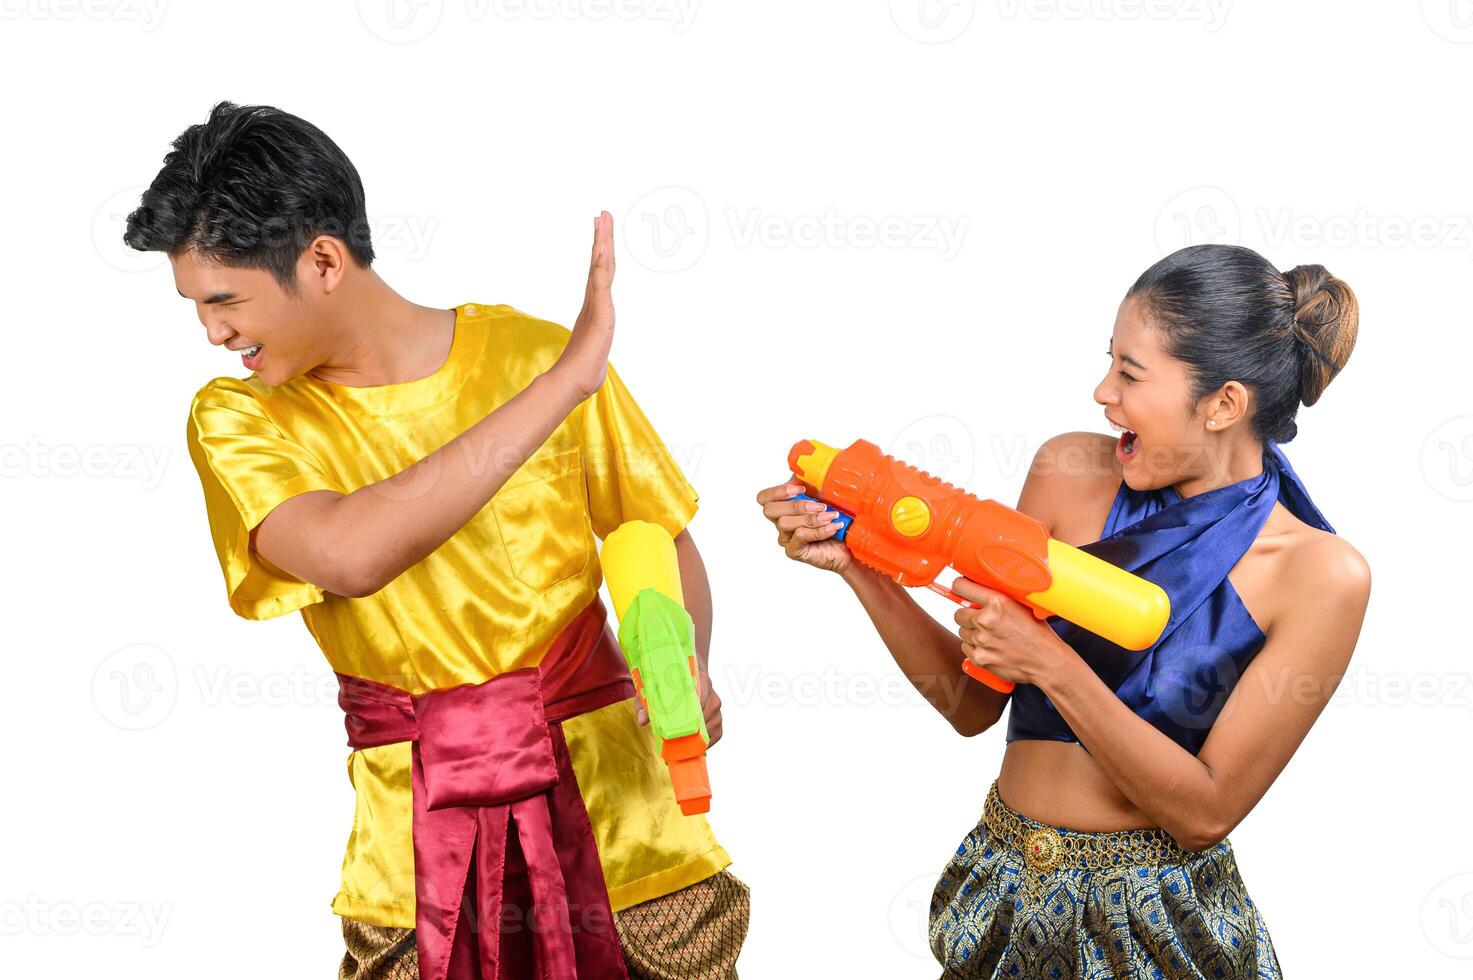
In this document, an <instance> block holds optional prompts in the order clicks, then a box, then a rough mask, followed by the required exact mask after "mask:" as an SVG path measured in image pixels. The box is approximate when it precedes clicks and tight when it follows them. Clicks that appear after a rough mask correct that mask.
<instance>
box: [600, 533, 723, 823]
mask: <svg viewBox="0 0 1473 980" xmlns="http://www.w3.org/2000/svg"><path fill="white" fill-rule="evenodd" d="M599 560H600V562H601V563H602V565H603V571H604V580H605V581H606V582H608V584H609V597H610V598H611V599H612V600H613V603H614V613H615V615H617V616H618V617H619V648H620V649H621V650H623V651H624V659H626V660H628V661H629V674H630V676H631V677H633V678H634V690H635V692H636V693H637V694H638V695H639V700H640V703H641V704H643V705H644V708H645V711H647V712H649V716H650V727H651V728H653V729H654V732H655V735H656V736H657V737H658V738H659V739H660V755H661V757H662V758H664V760H665V764H666V765H667V766H669V768H670V782H671V784H672V785H673V786H674V788H675V800H676V802H677V803H679V804H680V811H681V812H682V813H684V814H685V815H687V816H690V815H691V814H696V813H706V812H708V811H709V810H710V809H711V780H710V778H709V777H708V776H707V773H706V747H707V746H708V745H709V744H710V743H711V738H710V736H709V735H708V734H707V733H706V716H705V712H704V711H703V710H702V709H701V696H700V692H699V690H698V687H697V684H698V680H699V667H698V666H697V664H696V631H695V624H694V623H692V622H691V618H690V613H688V612H686V610H685V596H684V594H683V593H682V591H681V587H680V563H679V560H678V558H677V557H676V553H675V540H674V539H673V538H671V537H670V532H669V531H666V530H665V529H664V528H663V527H661V526H660V525H658V524H651V523H649V522H647V521H629V522H627V523H624V524H621V525H619V527H618V528H616V529H615V530H614V532H613V533H612V534H610V535H609V536H608V537H607V538H605V539H604V546H603V551H602V553H601V554H600V556H599Z"/></svg>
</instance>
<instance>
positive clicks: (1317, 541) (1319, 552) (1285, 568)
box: [1255, 504, 1371, 630]
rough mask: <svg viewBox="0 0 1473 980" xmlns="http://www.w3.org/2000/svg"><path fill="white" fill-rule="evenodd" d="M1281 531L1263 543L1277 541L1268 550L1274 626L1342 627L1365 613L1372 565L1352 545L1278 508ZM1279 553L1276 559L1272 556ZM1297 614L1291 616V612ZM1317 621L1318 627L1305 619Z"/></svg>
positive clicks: (1275, 556) (1277, 514) (1267, 581)
mask: <svg viewBox="0 0 1473 980" xmlns="http://www.w3.org/2000/svg"><path fill="white" fill-rule="evenodd" d="M1275 510H1276V512H1277V513H1276V515H1275V516H1276V517H1278V518H1279V522H1281V529H1280V530H1279V531H1278V533H1276V534H1273V535H1264V536H1263V537H1262V538H1260V541H1264V540H1275V541H1276V544H1275V545H1273V546H1270V547H1269V548H1268V549H1266V551H1265V557H1269V558H1272V559H1273V560H1272V561H1271V562H1270V564H1269V566H1268V567H1270V568H1272V572H1271V574H1270V575H1269V577H1268V579H1267V580H1266V581H1265V584H1266V585H1269V589H1268V594H1269V595H1271V596H1273V597H1274V598H1273V599H1272V600H1271V601H1272V605H1273V606H1274V607H1275V610H1276V611H1275V613H1274V614H1273V616H1272V623H1273V624H1274V625H1277V624H1278V623H1286V624H1287V623H1291V622H1297V623H1301V624H1304V625H1305V626H1306V627H1308V628H1310V629H1312V630H1324V629H1329V628H1331V627H1334V626H1344V625H1346V624H1345V622H1344V621H1345V620H1346V619H1347V618H1349V617H1354V618H1355V619H1356V626H1357V628H1358V626H1359V619H1360V617H1361V616H1363V615H1364V613H1365V608H1366V605H1367V603H1368V601H1369V598H1370V591H1371V566H1370V563H1369V562H1367V561H1366V559H1365V556H1364V555H1362V554H1361V553H1360V551H1358V550H1357V549H1356V547H1355V546H1354V545H1352V544H1351V543H1350V542H1349V541H1346V540H1345V539H1344V538H1342V537H1340V536H1339V535H1338V534H1333V533H1331V532H1329V531H1322V530H1320V529H1319V528H1317V527H1311V526H1310V525H1308V524H1305V523H1304V522H1303V521H1300V520H1299V519H1298V518H1297V517H1295V516H1294V515H1293V514H1290V513H1289V512H1288V511H1287V510H1285V509H1283V505H1282V504H1280V505H1279V507H1277V508H1275ZM1255 544H1257V542H1256V543H1255ZM1274 552H1277V555H1275V554H1274ZM1293 610H1298V612H1297V613H1295V614H1293V615H1292V616H1291V615H1290V614H1291V611H1293ZM1306 616H1308V617H1309V619H1314V618H1316V617H1318V618H1319V620H1320V622H1319V623H1318V624H1315V623H1310V622H1307V621H1306Z"/></svg>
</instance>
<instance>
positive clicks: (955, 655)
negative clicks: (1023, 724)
mask: <svg viewBox="0 0 1473 980" xmlns="http://www.w3.org/2000/svg"><path fill="white" fill-rule="evenodd" d="M842 574H843V577H844V581H845V582H847V583H848V584H849V587H850V588H851V589H853V590H854V594H855V595H856V596H858V597H859V601H860V603H861V604H862V605H863V606H864V611H865V612H866V613H868V614H869V618H870V622H872V623H874V626H875V632H877V633H879V635H880V639H882V640H883V641H884V642H885V646H886V647H888V648H889V650H890V655H891V656H892V657H894V658H895V663H896V664H897V665H898V666H899V667H900V670H901V672H903V673H904V674H905V676H906V677H907V678H908V679H909V680H910V682H911V684H913V685H914V686H915V689H916V690H917V691H920V692H921V695H922V696H923V697H925V699H926V700H927V701H929V702H930V703H931V706H932V707H934V708H935V709H936V710H937V711H939V712H941V716H942V717H943V718H945V719H946V720H947V721H949V722H950V723H951V726H952V727H953V728H955V729H956V730H957V731H958V732H960V733H962V734H963V735H968V736H971V735H977V734H979V733H981V732H984V731H986V730H987V729H989V728H991V727H992V726H993V725H994V724H996V723H997V720H998V718H1000V717H1002V709H1003V706H1004V705H1006V704H1007V698H1006V697H1004V696H1003V695H1001V694H998V693H997V692H996V691H994V690H992V689H991V688H989V687H988V686H987V685H985V684H979V683H978V682H977V681H974V680H972V679H971V678H970V677H968V676H967V675H966V674H964V673H963V672H962V669H961V662H962V656H961V641H960V640H959V639H958V638H957V635H956V634H955V633H953V632H952V631H951V630H949V629H947V628H946V627H945V626H942V625H941V624H940V623H938V622H936V620H934V619H932V618H931V614H930V613H928V612H926V611H925V610H924V609H922V608H921V607H920V605H919V604H918V603H917V602H916V601H915V599H913V598H911V596H910V592H909V590H907V589H906V588H905V587H904V586H902V585H900V584H898V583H897V582H895V581H894V580H893V579H891V578H889V577H888V576H886V575H883V574H881V573H879V572H876V571H875V570H873V569H871V568H868V567H866V566H864V565H862V564H860V563H859V562H857V561H855V562H850V563H849V565H848V567H847V568H845V569H844V571H843V573H842Z"/></svg>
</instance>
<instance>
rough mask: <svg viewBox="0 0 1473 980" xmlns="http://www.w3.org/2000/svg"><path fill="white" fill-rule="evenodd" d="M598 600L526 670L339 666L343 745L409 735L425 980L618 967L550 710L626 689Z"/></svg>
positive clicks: (550, 978)
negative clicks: (368, 672) (428, 674)
mask: <svg viewBox="0 0 1473 980" xmlns="http://www.w3.org/2000/svg"><path fill="white" fill-rule="evenodd" d="M606 619H607V613H606V611H605V609H604V606H603V603H602V602H600V601H599V599H598V598H597V597H594V600H593V601H592V602H591V603H589V605H588V606H587V607H586V608H585V609H584V610H583V611H582V612H581V613H579V614H578V615H577V616H576V617H574V619H573V620H572V622H570V623H569V624H568V625H567V627H566V628H564V629H563V631H562V632H561V633H559V634H558V636H557V638H556V639H555V640H554V641H553V643H552V646H551V648H550V649H549V650H548V651H547V655H546V656H545V657H544V658H543V659H542V662H541V664H540V665H539V666H537V667H529V668H526V669H523V670H516V671H512V672H511V673H507V674H500V675H498V676H496V677H494V678H492V679H491V680H489V681H486V682H485V683H482V684H467V685H463V686H461V687H453V688H448V689H445V690H440V691H430V692H429V693H426V694H420V695H414V696H411V695H410V694H409V693H408V692H406V691H401V690H399V689H398V688H394V687H390V686H388V685H385V684H379V683H377V682H375V681H369V680H365V679H363V678H358V677H347V676H345V675H342V674H339V675H338V683H339V693H338V704H339V705H340V706H341V707H342V709H343V711H344V713H345V715H346V719H345V721H346V724H347V728H348V744H349V745H351V746H352V747H353V748H354V749H362V748H370V747H372V746H376V745H388V744H390V743H394V742H405V741H413V742H414V750H413V752H414V775H413V782H414V868H415V876H414V882H415V885H414V892H415V902H416V908H415V938H416V940H417V942H418V945H419V968H420V975H421V976H422V977H423V978H424V980H499V978H517V980H520V978H523V977H540V978H545V980H573V978H585V977H596V978H599V980H603V978H610V977H612V978H625V977H627V976H628V974H627V972H626V971H625V967H624V956H623V954H622V952H621V951H620V949H619V937H618V934H617V932H616V931H615V929H614V920H613V912H612V911H611V910H610V908H609V895H608V890H607V889H606V888H605V887H604V879H603V870H602V867H601V866H600V864H599V857H598V847H597V845H596V844H595V842H594V839H593V828H592V825H591V824H590V823H589V820H588V811H587V810H586V809H585V808H584V806H583V797H582V796H581V795H580V794H579V792H578V781H577V778H576V777H575V775H574V773H573V767H572V763H571V762H570V760H569V757H568V745H567V742H566V741H565V740H564V738H563V732H562V725H561V724H560V723H561V722H562V721H563V720H565V719H567V718H571V717H573V716H574V715H580V714H583V713H584V712H587V711H593V710H595V709H597V708H602V707H604V706H606V705H610V704H613V703H615V702H617V701H622V700H624V699H625V698H629V697H633V696H634V685H633V684H632V682H631V681H630V679H629V668H628V665H627V664H626V663H625V661H624V656H623V654H622V653H621V652H620V651H619V646H618V643H617V642H616V641H615V640H614V636H613V633H612V632H611V631H610V630H609V628H608V625H607V622H606Z"/></svg>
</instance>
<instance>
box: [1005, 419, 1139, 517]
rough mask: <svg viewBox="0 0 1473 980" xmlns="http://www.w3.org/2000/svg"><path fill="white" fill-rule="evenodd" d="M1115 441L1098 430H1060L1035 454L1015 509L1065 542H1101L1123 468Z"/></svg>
mask: <svg viewBox="0 0 1473 980" xmlns="http://www.w3.org/2000/svg"><path fill="white" fill-rule="evenodd" d="M1115 443H1116V440H1115V439H1113V438H1111V437H1110V436H1108V435H1105V434H1103V433H1100V432H1061V433H1060V434H1058V435H1056V436H1054V437H1052V438H1050V439H1047V440H1045V441H1044V443H1043V445H1041V446H1039V447H1038V452H1037V453H1035V454H1034V457H1033V464H1032V465H1031V466H1030V467H1029V468H1028V478H1027V479H1026V480H1025V481H1024V483H1023V491H1022V493H1021V494H1019V496H1018V510H1020V511H1022V512H1023V513H1025V514H1027V515H1028V516H1030V517H1032V518H1035V519H1036V520H1039V521H1042V522H1043V523H1044V524H1045V525H1046V526H1047V527H1048V528H1049V531H1050V533H1052V534H1053V536H1054V537H1056V538H1058V539H1059V540H1061V541H1064V542H1066V543H1068V544H1083V543H1087V542H1089V541H1096V540H1098V539H1099V536H1100V531H1101V529H1102V528H1103V527H1104V524H1105V518H1106V517H1107V516H1108V515H1109V513H1110V505H1111V504H1112V503H1114V500H1115V494H1116V491H1118V490H1119V488H1120V480H1121V478H1122V470H1121V468H1120V461H1119V460H1117V459H1116V458H1115Z"/></svg>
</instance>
